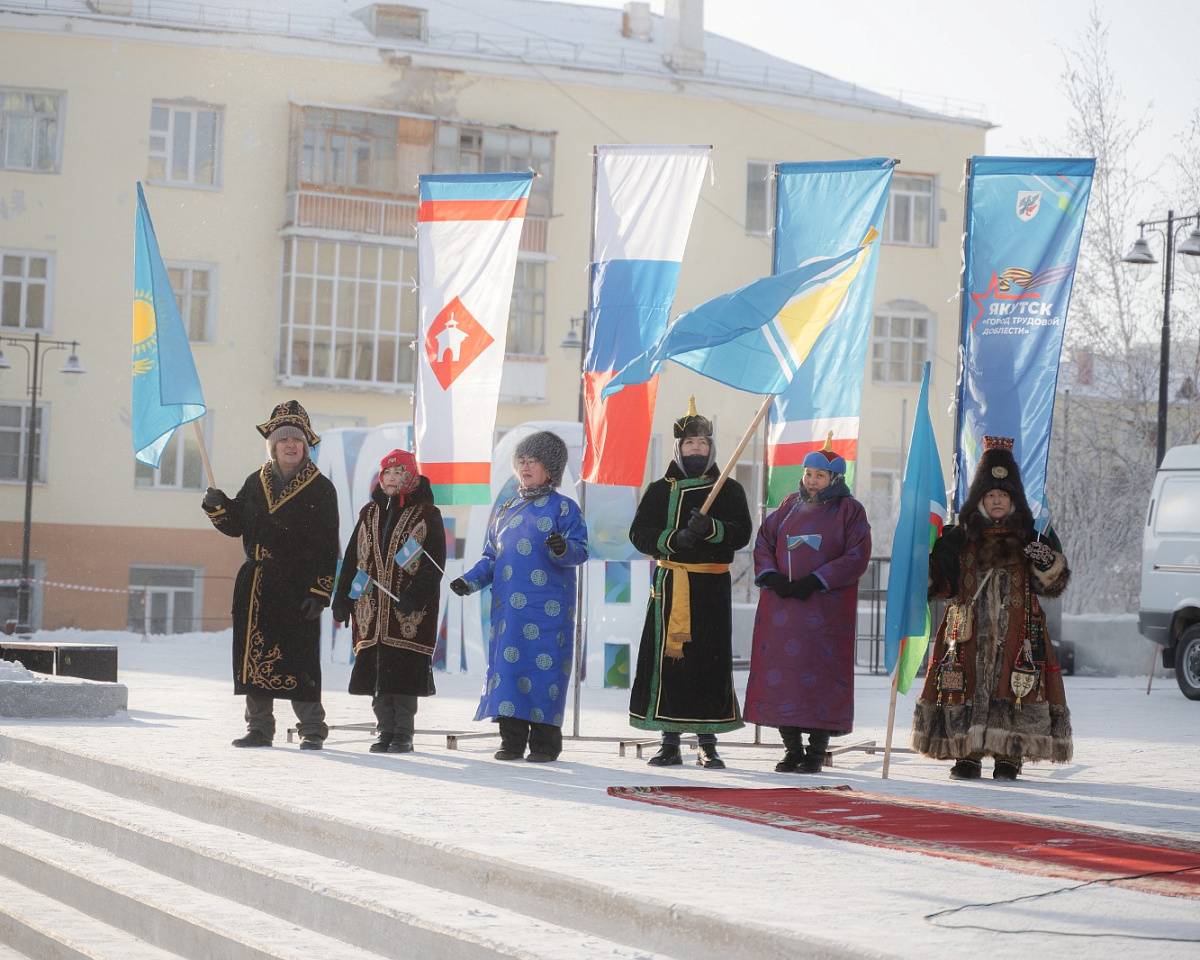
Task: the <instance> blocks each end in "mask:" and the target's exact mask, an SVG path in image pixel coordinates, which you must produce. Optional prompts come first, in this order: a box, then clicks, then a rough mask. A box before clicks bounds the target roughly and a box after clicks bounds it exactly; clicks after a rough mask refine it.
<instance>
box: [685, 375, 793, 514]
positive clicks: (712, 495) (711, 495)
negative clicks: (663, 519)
mask: <svg viewBox="0 0 1200 960" xmlns="http://www.w3.org/2000/svg"><path fill="white" fill-rule="evenodd" d="M774 399H775V395H774V394H773V393H768V394H767V395H766V396H765V397H764V398H763V402H762V406H761V407H759V408H758V413H756V414H755V415H754V419H753V420H751V421H750V426H748V427H747V428H746V432H745V433H744V434H742V441H741V443H739V444H738V445H737V449H736V450H734V451H733V455H732V456H731V457H730V458H729V462H728V463H727V464H725V469H724V470H722V471H721V475H720V476H719V477H717V482H716V483H714V484H713V488H712V489H711V490H710V491H709V492H708V497H707V498H706V499H705V501H704V505H703V506H702V507H701V508H700V512H701V513H702V514H704V515H705V516H708V509H709V507H711V506H712V504H713V501H714V500H716V499H717V494H718V493H720V491H721V487H723V486H724V485H725V481H726V480H728V479H729V475H730V474H731V473H733V468H734V467H736V466H737V462H738V457H740V456H741V455H742V451H743V450H745V449H746V444H748V443H749V442H750V438H751V437H752V436H754V431H755V430H757V429H758V425H759V424H760V423H762V419H763V417H765V416H766V415H767V411H768V410H770V409H771V403H772V401H774Z"/></svg>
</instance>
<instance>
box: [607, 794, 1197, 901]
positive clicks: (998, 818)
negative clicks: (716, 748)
mask: <svg viewBox="0 0 1200 960" xmlns="http://www.w3.org/2000/svg"><path fill="white" fill-rule="evenodd" d="M608 792H609V793H610V794H612V795H613V796H614V797H624V798H625V799H627V800H640V801H642V802H643V803H653V804H658V805H660V806H666V807H675V808H677V809H680V810H690V811H692V812H694V813H715V814H717V815H718V816H722V817H734V818H736V819H738V820H749V821H750V822H752V823H762V824H766V825H768V826H772V827H780V828H782V829H784V830H796V831H798V832H800V833H811V834H816V835H817V836H820V837H830V838H832V839H835V840H849V841H851V842H853V843H865V844H868V845H870V846H875V847H887V848H889V849H892V850H906V851H908V852H910V853H924V854H927V855H928V856H931V857H946V858H948V859H951V860H966V861H969V862H971V863H979V864H983V865H985V866H989V867H1000V868H1002V869H1006V870H1016V871H1018V872H1021V873H1038V874H1042V875H1045V876H1051V877H1070V878H1072V879H1077V880H1103V879H1107V878H1112V877H1138V876H1139V875H1140V874H1147V873H1159V874H1165V875H1163V876H1153V877H1141V878H1140V879H1128V880H1122V881H1120V882H1119V884H1118V885H1120V886H1127V887H1133V888H1136V889H1139V890H1147V891H1150V892H1153V893H1165V894H1170V895H1172V896H1178V897H1194V898H1196V899H1200V842H1198V841H1189V840H1178V839H1174V838H1171V837H1162V836H1147V835H1144V834H1136V833H1132V832H1130V833H1126V832H1124V831H1120V830H1107V829H1105V828H1103V827H1095V826H1091V825H1089V824H1086V823H1076V822H1072V821H1069V820H1064V821H1058V820H1052V819H1049V818H1046V817H1032V816H1028V815H1025V814H1014V813H1000V812H997V811H994V810H982V809H979V808H977V807H964V806H961V805H959V804H956V803H939V802H937V801H933V800H909V799H905V798H903V797H885V796H881V795H879V794H872V793H859V792H857V791H854V790H851V789H850V788H849V787H846V786H838V787H814V788H811V789H804V788H796V787H784V788H780V789H765V790H754V789H738V788H735V787H609V788H608ZM1172 871H1186V872H1177V873H1174V874H1172V873H1171V872H1172Z"/></svg>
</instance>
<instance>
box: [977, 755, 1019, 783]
mask: <svg viewBox="0 0 1200 960" xmlns="http://www.w3.org/2000/svg"><path fill="white" fill-rule="evenodd" d="M1020 772H1021V761H1020V760H1012V759H1009V758H1006V757H997V758H996V766H995V767H994V768H993V770H992V779H993V780H1016V779H1017V775H1018V774H1019V773H1020ZM976 776H978V774H976Z"/></svg>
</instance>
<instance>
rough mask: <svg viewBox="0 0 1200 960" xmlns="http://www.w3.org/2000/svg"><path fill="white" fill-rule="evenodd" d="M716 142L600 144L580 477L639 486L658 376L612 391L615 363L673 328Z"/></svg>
mask: <svg viewBox="0 0 1200 960" xmlns="http://www.w3.org/2000/svg"><path fill="white" fill-rule="evenodd" d="M711 156H712V147H711V146H679V145H623V144H617V145H599V146H597V147H596V148H595V158H594V163H595V174H594V180H595V194H594V196H593V200H592V204H593V206H592V231H593V232H592V263H591V266H590V274H589V292H588V324H587V344H586V353H585V354H584V375H583V390H584V410H585V429H586V439H585V444H584V454H583V470H582V479H583V480H586V481H587V482H588V483H601V484H613V485H617V486H630V487H637V486H641V483H642V479H643V477H644V475H645V471H646V454H647V451H648V450H649V447H650V431H651V426H652V423H653V420H654V404H655V400H656V398H657V395H658V379H657V377H654V376H652V377H650V378H648V379H647V380H645V381H643V382H640V383H638V384H637V386H635V387H633V388H631V389H628V390H624V391H622V392H621V393H620V394H618V395H616V396H609V395H608V393H607V392H606V391H605V388H606V387H607V386H608V383H609V381H610V380H611V379H612V378H613V376H614V375H615V374H616V372H617V371H618V370H620V369H621V368H622V367H624V366H625V365H626V364H628V363H629V362H630V361H631V360H633V358H634V357H637V356H639V355H640V354H642V353H644V352H645V351H646V350H647V349H649V347H650V346H651V344H653V343H654V342H655V341H656V340H657V339H658V338H659V337H660V336H661V335H662V333H663V332H664V331H665V330H666V329H667V322H668V320H669V319H670V317H671V305H672V304H673V303H674V300H675V288H676V285H677V283H678V281H679V269H680V264H681V262H682V261H683V250H684V247H685V246H686V244H687V238H688V233H689V231H690V230H691V226H692V215H693V213H694V212H695V209H696V201H697V199H698V198H699V196H700V186H701V184H702V183H703V182H704V173H705V171H706V170H710V169H711V166H712V160H711Z"/></svg>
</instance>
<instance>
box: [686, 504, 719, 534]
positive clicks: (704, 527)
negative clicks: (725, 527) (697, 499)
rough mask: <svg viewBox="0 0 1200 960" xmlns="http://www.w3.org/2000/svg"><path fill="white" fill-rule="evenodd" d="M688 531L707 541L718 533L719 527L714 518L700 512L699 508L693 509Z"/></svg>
mask: <svg viewBox="0 0 1200 960" xmlns="http://www.w3.org/2000/svg"><path fill="white" fill-rule="evenodd" d="M688 529H689V530H691V531H692V533H694V534H695V535H696V536H698V537H700V538H701V539H702V540H707V539H708V538H709V537H711V536H712V535H713V534H714V533H716V531H717V525H716V524H715V523H713V519H712V517H710V516H708V515H707V514H703V513H701V512H700V508H699V507H692V515H691V516H690V517H689V518H688Z"/></svg>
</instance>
